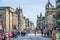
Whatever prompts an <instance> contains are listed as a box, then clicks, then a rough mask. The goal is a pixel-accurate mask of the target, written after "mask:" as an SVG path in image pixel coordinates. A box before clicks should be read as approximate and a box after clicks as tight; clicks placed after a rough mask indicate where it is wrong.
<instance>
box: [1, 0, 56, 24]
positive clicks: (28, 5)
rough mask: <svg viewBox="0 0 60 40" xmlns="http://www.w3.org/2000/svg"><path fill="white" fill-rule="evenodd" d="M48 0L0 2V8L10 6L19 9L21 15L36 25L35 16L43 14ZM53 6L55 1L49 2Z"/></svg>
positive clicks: (5, 0)
mask: <svg viewBox="0 0 60 40" xmlns="http://www.w3.org/2000/svg"><path fill="white" fill-rule="evenodd" d="M47 1H48V0H0V6H11V7H12V8H17V7H19V6H20V7H21V8H22V9H23V14H24V16H26V18H29V19H30V20H31V21H32V22H34V24H35V25H36V19H37V15H40V12H42V14H43V16H44V13H45V5H46V3H47ZM50 1H51V3H52V4H53V5H54V6H55V0H50Z"/></svg>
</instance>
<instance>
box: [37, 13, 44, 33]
mask: <svg viewBox="0 0 60 40" xmlns="http://www.w3.org/2000/svg"><path fill="white" fill-rule="evenodd" d="M44 29H45V17H43V16H42V13H41V14H40V16H37V25H36V31H37V32H38V31H39V32H40V33H42V32H43V30H44Z"/></svg>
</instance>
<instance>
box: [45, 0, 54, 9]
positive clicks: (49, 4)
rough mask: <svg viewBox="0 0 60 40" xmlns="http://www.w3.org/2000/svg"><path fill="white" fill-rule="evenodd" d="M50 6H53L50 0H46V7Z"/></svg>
mask: <svg viewBox="0 0 60 40" xmlns="http://www.w3.org/2000/svg"><path fill="white" fill-rule="evenodd" d="M52 7H54V6H53V5H52V4H51V2H50V0H48V3H47V4H46V8H52Z"/></svg>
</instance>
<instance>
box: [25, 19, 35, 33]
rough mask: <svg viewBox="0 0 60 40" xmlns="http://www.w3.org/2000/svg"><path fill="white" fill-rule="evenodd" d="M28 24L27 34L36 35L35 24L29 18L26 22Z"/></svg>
mask: <svg viewBox="0 0 60 40" xmlns="http://www.w3.org/2000/svg"><path fill="white" fill-rule="evenodd" d="M25 21H26V22H25V23H26V31H27V33H30V32H31V33H34V30H35V26H34V24H33V22H32V21H30V20H29V19H28V18H26V20H25Z"/></svg>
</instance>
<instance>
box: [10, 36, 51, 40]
mask: <svg viewBox="0 0 60 40" xmlns="http://www.w3.org/2000/svg"><path fill="white" fill-rule="evenodd" d="M10 40H52V39H51V38H49V37H48V38H46V37H42V36H41V35H26V36H18V37H16V38H10Z"/></svg>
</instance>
